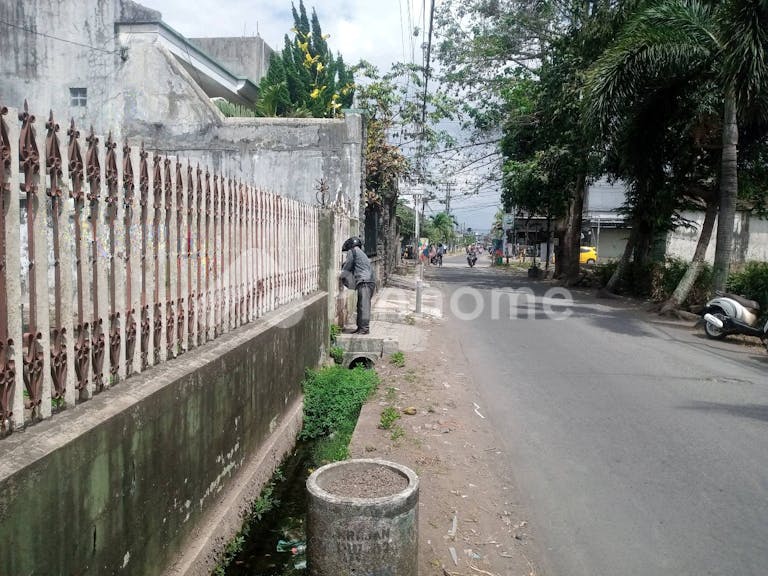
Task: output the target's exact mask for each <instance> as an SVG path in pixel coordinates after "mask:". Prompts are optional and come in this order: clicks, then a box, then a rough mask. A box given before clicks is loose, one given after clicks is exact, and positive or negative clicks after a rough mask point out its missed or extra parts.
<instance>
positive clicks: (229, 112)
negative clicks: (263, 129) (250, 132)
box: [213, 98, 259, 118]
mask: <svg viewBox="0 0 768 576" xmlns="http://www.w3.org/2000/svg"><path fill="white" fill-rule="evenodd" d="M213 102H214V104H216V107H217V108H218V109H219V110H220V111H221V113H222V114H224V116H226V117H227V118H233V117H234V118H253V117H255V116H258V115H259V114H258V112H257V111H256V110H254V109H252V108H248V107H246V106H243V105H242V104H234V103H232V102H229V101H228V100H224V99H223V98H216V99H214V100H213Z"/></svg>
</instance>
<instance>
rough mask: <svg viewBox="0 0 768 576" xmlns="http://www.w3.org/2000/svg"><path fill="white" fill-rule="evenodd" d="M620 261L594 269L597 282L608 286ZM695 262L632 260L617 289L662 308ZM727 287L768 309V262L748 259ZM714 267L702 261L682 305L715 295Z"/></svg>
mask: <svg viewBox="0 0 768 576" xmlns="http://www.w3.org/2000/svg"><path fill="white" fill-rule="evenodd" d="M618 266H619V263H618V262H609V263H605V264H598V265H597V266H595V269H594V282H595V285H596V286H597V287H602V286H605V285H606V284H607V283H608V282H609V281H610V279H611V277H612V276H613V275H614V274H615V272H616V268H617V267H618ZM690 266H691V263H690V262H686V261H685V260H682V259H680V258H667V259H666V260H664V261H663V262H645V263H635V262H631V263H629V264H628V265H627V266H626V267H625V269H624V272H623V274H622V276H621V279H620V280H619V282H617V283H616V284H615V285H614V287H613V291H614V292H615V293H617V294H623V295H627V296H632V297H636V298H642V299H645V300H650V301H652V302H655V303H657V304H658V305H659V308H660V309H661V308H662V307H663V306H664V305H665V304H666V303H667V302H668V301H669V299H670V298H671V297H672V295H673V294H674V292H675V290H676V289H677V287H678V286H679V284H680V281H681V280H682V279H683V278H684V277H685V275H686V274H687V273H688V271H689V269H690ZM726 290H727V291H728V292H731V293H734V294H740V295H742V296H744V297H745V298H748V299H749V300H754V301H756V302H758V303H759V304H760V309H761V310H762V311H763V312H764V313H765V312H768V263H766V262H754V261H752V262H747V263H746V264H745V265H744V266H743V267H741V268H739V269H737V270H735V271H733V272H731V274H730V276H729V277H728V283H727V285H726ZM713 294H714V293H713V291H712V266H710V265H709V264H706V263H702V265H701V270H699V272H698V273H697V277H696V280H695V282H694V283H693V285H692V286H691V287H690V290H689V292H688V294H687V296H686V298H685V300H683V301H682V302H680V303H679V308H680V309H682V310H688V309H690V308H691V307H693V308H695V307H696V305H700V304H701V303H703V302H705V301H707V300H708V299H709V298H711V297H712V296H713Z"/></svg>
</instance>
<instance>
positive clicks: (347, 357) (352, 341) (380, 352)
mask: <svg viewBox="0 0 768 576" xmlns="http://www.w3.org/2000/svg"><path fill="white" fill-rule="evenodd" d="M336 346H339V347H340V348H342V349H343V350H344V356H343V359H342V361H341V363H342V365H343V366H350V365H351V364H352V363H354V362H355V360H360V359H368V360H369V361H370V363H371V364H372V365H373V364H376V363H377V362H379V361H380V360H381V359H382V358H383V357H384V356H385V355H389V354H394V353H395V352H397V351H398V350H399V349H400V348H399V346H398V343H397V340H395V339H393V338H382V337H376V336H360V335H356V334H339V335H338V336H337V337H336Z"/></svg>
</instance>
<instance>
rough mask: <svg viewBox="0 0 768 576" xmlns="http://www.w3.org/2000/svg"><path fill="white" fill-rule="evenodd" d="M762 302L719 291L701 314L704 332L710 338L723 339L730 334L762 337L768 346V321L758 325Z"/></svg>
mask: <svg viewBox="0 0 768 576" xmlns="http://www.w3.org/2000/svg"><path fill="white" fill-rule="evenodd" d="M759 311H760V304H758V303H757V302H755V301H754V300H747V299H746V298H742V297H741V296H737V295H735V294H727V293H725V292H718V293H717V297H716V298H713V299H712V300H710V301H709V302H707V304H706V306H704V309H703V310H702V311H701V315H702V317H703V319H704V332H706V334H707V336H708V337H709V338H713V339H715V340H721V339H723V338H725V337H726V336H728V335H730V334H742V335H744V336H754V337H756V338H760V340H762V342H763V344H765V345H766V347H767V348H768V321H766V323H765V326H760V325H758V322H757V315H758V312H759Z"/></svg>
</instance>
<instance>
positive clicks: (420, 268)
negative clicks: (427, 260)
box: [413, 189, 424, 314]
mask: <svg viewBox="0 0 768 576" xmlns="http://www.w3.org/2000/svg"><path fill="white" fill-rule="evenodd" d="M420 201H421V191H420V190H418V189H417V190H416V191H414V193H413V211H414V212H415V213H416V218H415V220H416V225H415V226H414V228H415V231H414V234H415V235H416V313H417V314H421V290H422V278H423V277H424V264H423V263H422V262H421V241H420V238H419V232H420V228H421V212H422V211H421V210H419V203H420Z"/></svg>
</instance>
